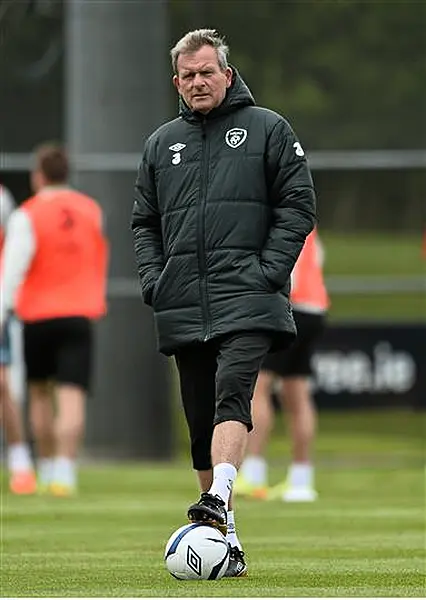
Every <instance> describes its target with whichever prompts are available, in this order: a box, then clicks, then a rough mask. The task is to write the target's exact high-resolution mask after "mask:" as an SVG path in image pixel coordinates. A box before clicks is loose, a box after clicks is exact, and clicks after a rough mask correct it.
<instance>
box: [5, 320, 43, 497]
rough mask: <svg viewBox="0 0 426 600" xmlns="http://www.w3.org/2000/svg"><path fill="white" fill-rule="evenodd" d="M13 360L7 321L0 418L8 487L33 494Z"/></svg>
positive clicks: (29, 457)
mask: <svg viewBox="0 0 426 600" xmlns="http://www.w3.org/2000/svg"><path fill="white" fill-rule="evenodd" d="M10 359H11V353H10V346H9V331H8V324H6V325H5V329H4V332H3V335H2V340H1V345H0V404H1V406H0V408H1V410H0V418H1V423H2V427H3V432H4V435H5V438H6V445H7V464H8V470H9V474H10V482H9V487H10V490H11V492H13V493H14V494H23V495H24V494H33V493H34V492H35V491H36V478H35V475H34V470H33V465H32V460H31V454H30V449H29V446H28V444H27V443H26V441H25V428H24V423H23V416H22V414H21V409H20V407H19V406H18V405H17V404H16V403H15V402H14V400H13V398H12V396H11V393H10V384H9V372H8V365H9V364H10Z"/></svg>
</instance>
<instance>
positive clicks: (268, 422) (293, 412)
mask: <svg viewBox="0 0 426 600" xmlns="http://www.w3.org/2000/svg"><path fill="white" fill-rule="evenodd" d="M322 262H323V260H322V248H321V245H320V242H319V238H318V232H317V230H316V229H314V231H312V233H311V234H310V235H309V236H308V237H307V239H306V242H305V245H304V247H303V250H302V252H301V253H300V255H299V258H298V260H297V262H296V265H295V267H294V270H293V273H292V291H291V295H290V300H291V303H292V308H293V315H294V318H295V321H296V325H297V329H298V337H297V339H296V341H295V342H294V344H293V345H292V346H291V347H290V348H289V349H288V350H287V351H284V352H280V353H277V354H270V355H268V357H267V358H266V359H265V361H264V363H263V366H262V369H261V371H260V373H259V377H258V380H257V383H256V387H255V391H254V396H253V402H252V413H253V425H254V428H253V431H252V432H251V433H250V436H249V441H248V448H247V454H246V458H245V460H244V462H243V464H242V467H241V470H240V475H239V477H238V479H237V482H236V485H235V486H234V493H236V494H240V495H247V496H251V497H255V498H259V499H275V498H280V499H282V500H284V501H287V502H309V501H313V500H315V499H316V497H317V492H316V490H315V487H314V469H313V465H312V462H311V446H312V442H313V439H314V435H315V426H316V410H315V405H314V403H313V399H312V395H311V390H310V375H311V357H312V351H313V348H314V346H315V342H316V341H317V339H318V337H319V336H320V335H321V333H322V331H323V328H324V325H325V316H326V313H327V310H328V307H329V298H328V294H327V291H326V288H325V284H324V278H323V272H322ZM273 386H274V389H275V390H276V392H277V396H278V398H279V401H280V404H281V405H282V406H283V408H285V409H286V411H287V413H288V415H289V429H290V434H291V443H292V463H291V465H290V467H289V470H288V474H287V480H286V481H285V482H284V483H280V484H278V485H277V486H275V487H273V488H270V489H268V487H267V482H268V477H267V464H266V461H265V458H264V452H265V448H266V445H267V442H268V439H269V435H270V432H271V429H272V426H273V418H274V408H273V404H272V402H271V393H272V390H273Z"/></svg>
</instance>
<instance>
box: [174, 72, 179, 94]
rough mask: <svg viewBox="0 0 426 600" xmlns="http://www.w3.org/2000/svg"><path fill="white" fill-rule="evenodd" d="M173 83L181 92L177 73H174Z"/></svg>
mask: <svg viewBox="0 0 426 600" xmlns="http://www.w3.org/2000/svg"><path fill="white" fill-rule="evenodd" d="M173 85H174V86H175V88H176V89H177V91H178V92H179V87H180V86H179V77H178V76H177V75H173Z"/></svg>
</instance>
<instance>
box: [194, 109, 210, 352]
mask: <svg viewBox="0 0 426 600" xmlns="http://www.w3.org/2000/svg"><path fill="white" fill-rule="evenodd" d="M201 131H202V140H203V141H202V149H201V167H200V200H199V210H198V240H197V242H198V243H197V246H198V269H199V272H200V297H201V312H202V317H203V341H204V342H206V341H207V340H208V339H209V338H210V329H211V328H210V317H209V300H208V293H207V269H206V247H205V229H206V227H205V225H206V200H207V183H208V174H209V161H208V158H209V143H208V139H207V133H206V119H203V121H202V123H201Z"/></svg>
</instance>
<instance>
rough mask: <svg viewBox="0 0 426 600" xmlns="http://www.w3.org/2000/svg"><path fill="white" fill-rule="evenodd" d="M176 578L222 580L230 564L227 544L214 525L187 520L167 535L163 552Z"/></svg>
mask: <svg viewBox="0 0 426 600" xmlns="http://www.w3.org/2000/svg"><path fill="white" fill-rule="evenodd" d="M164 560H165V561H166V567H167V569H168V571H169V573H170V574H171V575H173V577H176V579H221V577H223V576H224V574H225V571H226V569H227V568H228V563H229V546H228V543H227V541H226V538H225V536H224V535H223V534H222V533H221V532H220V531H219V530H218V529H216V528H215V527H211V526H209V525H203V524H202V523H190V524H189V525H183V527H179V529H177V530H176V531H175V532H174V533H172V535H171V536H170V538H169V540H168V542H167V544H166V550H165V553H164Z"/></svg>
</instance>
